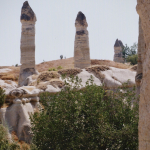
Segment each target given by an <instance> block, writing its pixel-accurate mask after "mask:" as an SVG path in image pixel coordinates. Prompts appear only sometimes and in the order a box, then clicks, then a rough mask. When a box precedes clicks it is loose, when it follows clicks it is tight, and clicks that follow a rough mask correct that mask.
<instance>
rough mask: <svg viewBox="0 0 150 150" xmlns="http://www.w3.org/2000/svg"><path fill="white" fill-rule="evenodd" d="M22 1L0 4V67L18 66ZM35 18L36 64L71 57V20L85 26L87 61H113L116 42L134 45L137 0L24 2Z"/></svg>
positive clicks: (72, 46) (136, 27) (72, 28)
mask: <svg viewBox="0 0 150 150" xmlns="http://www.w3.org/2000/svg"><path fill="white" fill-rule="evenodd" d="M23 2H24V0H0V6H1V9H0V18H1V23H0V66H7V65H15V64H20V38H21V23H20V14H21V7H22V4H23ZM28 2H29V4H30V6H31V8H32V9H33V11H34V12H35V14H36V17H37V22H36V35H35V39H36V40H35V45H36V55H35V56H36V64H38V63H41V62H42V61H43V60H45V61H50V60H56V59H59V58H60V55H61V54H62V55H64V56H66V57H67V58H69V57H73V54H74V39H75V26H74V23H75V19H76V16H77V13H78V12H79V11H82V12H83V13H84V14H85V16H86V18H87V22H88V28H87V29H88V31H89V44H90V56H91V59H107V60H113V55H114V47H113V46H114V43H115V40H116V39H117V38H118V39H120V40H122V42H123V43H124V44H128V45H129V46H131V45H132V44H133V43H134V42H137V41H138V14H137V12H136V9H135V7H136V3H137V0H28Z"/></svg>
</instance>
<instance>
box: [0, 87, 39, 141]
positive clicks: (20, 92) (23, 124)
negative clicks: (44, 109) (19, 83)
mask: <svg viewBox="0 0 150 150" xmlns="http://www.w3.org/2000/svg"><path fill="white" fill-rule="evenodd" d="M26 96H27V97H26ZM9 97H10V98H9V99H8V100H7V102H8V101H9V103H12V104H11V106H9V107H7V108H0V122H2V123H3V124H4V125H5V124H6V125H7V126H8V129H9V133H12V131H14V132H15V133H16V135H17V137H18V138H19V139H20V140H23V141H26V142H27V143H30V142H31V140H32V135H31V121H30V115H31V114H34V112H37V111H39V110H40V104H39V97H37V96H31V97H28V92H27V91H26V90H24V89H19V88H18V89H14V90H12V91H10V93H9Z"/></svg>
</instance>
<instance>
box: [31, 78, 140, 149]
mask: <svg viewBox="0 0 150 150" xmlns="http://www.w3.org/2000/svg"><path fill="white" fill-rule="evenodd" d="M70 81H72V85H74V86H70V85H69V84H67V85H66V88H65V89H64V90H62V91H61V92H60V93H57V94H50V93H43V94H41V96H40V101H41V103H42V104H43V106H44V109H43V110H42V112H41V113H40V114H38V113H35V114H34V115H33V117H32V118H31V122H32V131H33V143H34V144H35V145H36V146H37V148H38V149H39V150H45V149H46V150H48V149H49V150H106V149H112V150H115V149H120V150H125V149H132V150H133V149H134V150H136V149H138V103H137V102H136V103H134V102H132V101H133V100H135V91H134V90H135V88H134V89H132V90H129V89H127V88H125V86H124V87H123V88H122V90H123V92H122V90H120V89H118V90H116V91H115V92H111V91H106V90H105V89H104V88H103V86H97V85H94V84H93V79H92V78H91V79H90V80H89V81H88V82H87V85H86V87H85V88H84V89H82V90H79V84H80V82H81V80H79V79H78V77H76V80H73V79H71V80H70ZM132 103H133V104H134V107H133V105H132Z"/></svg>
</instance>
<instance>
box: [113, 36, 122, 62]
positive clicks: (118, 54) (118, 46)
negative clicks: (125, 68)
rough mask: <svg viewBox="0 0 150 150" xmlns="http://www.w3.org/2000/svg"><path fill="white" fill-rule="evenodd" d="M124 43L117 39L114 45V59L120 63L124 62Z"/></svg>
mask: <svg viewBox="0 0 150 150" xmlns="http://www.w3.org/2000/svg"><path fill="white" fill-rule="evenodd" d="M122 50H123V43H122V41H121V40H118V39H117V40H116V42H115V45H114V61H115V62H119V63H124V58H123V57H122V56H123V55H122Z"/></svg>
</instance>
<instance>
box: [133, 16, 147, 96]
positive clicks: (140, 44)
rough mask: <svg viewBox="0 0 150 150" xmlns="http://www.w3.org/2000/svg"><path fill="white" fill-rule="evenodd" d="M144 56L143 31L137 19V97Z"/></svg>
mask: <svg viewBox="0 0 150 150" xmlns="http://www.w3.org/2000/svg"><path fill="white" fill-rule="evenodd" d="M144 55H145V41H144V35H143V29H142V26H141V19H140V18H139V37H138V65H137V74H136V77H135V81H136V86H137V95H139V94H140V84H141V80H142V76H143V66H142V62H143V61H144V60H143V58H144Z"/></svg>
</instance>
